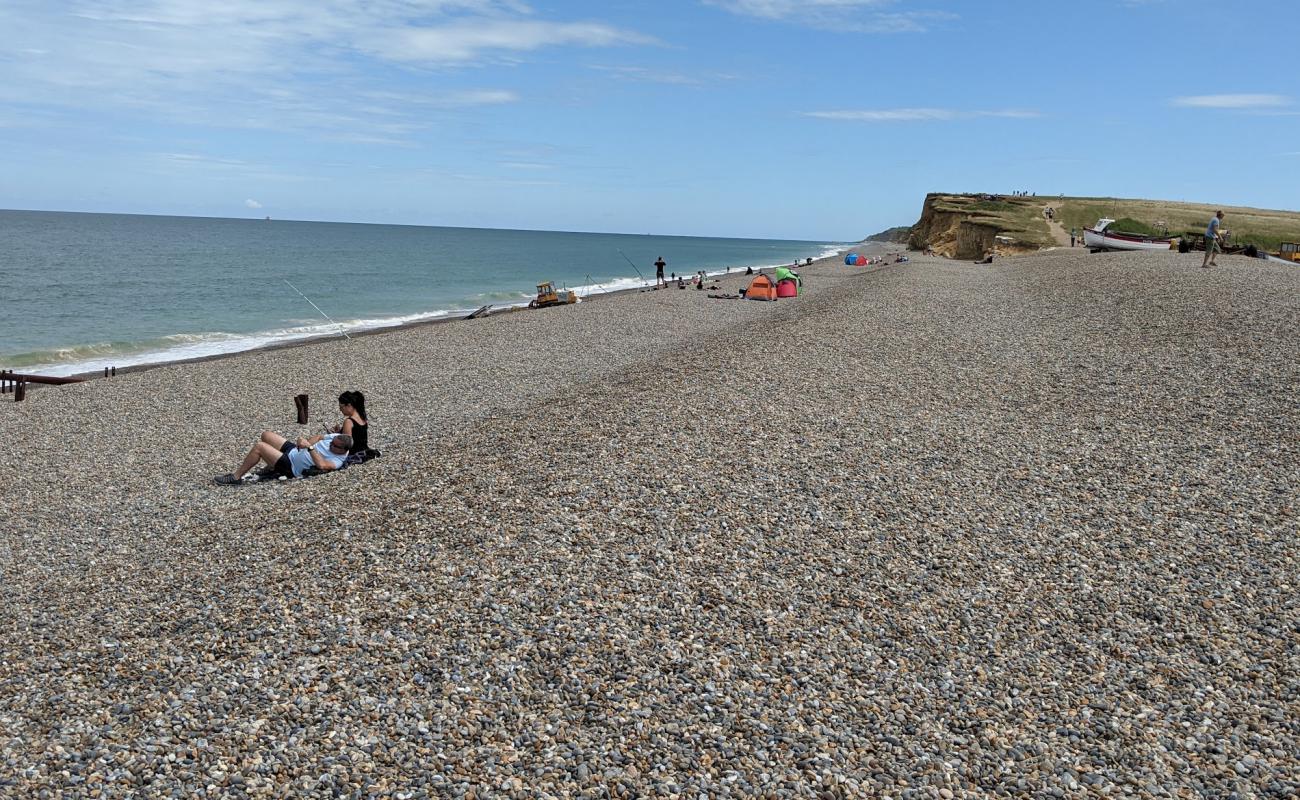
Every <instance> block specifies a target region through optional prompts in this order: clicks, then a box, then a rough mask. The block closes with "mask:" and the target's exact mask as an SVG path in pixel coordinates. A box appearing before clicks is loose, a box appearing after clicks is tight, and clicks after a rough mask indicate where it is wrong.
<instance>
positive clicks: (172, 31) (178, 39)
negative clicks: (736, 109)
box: [0, 0, 654, 144]
mask: <svg viewBox="0 0 1300 800" xmlns="http://www.w3.org/2000/svg"><path fill="white" fill-rule="evenodd" d="M653 41H654V40H653V39H651V38H650V37H647V36H643V35H641V34H638V33H636V32H634V31H629V30H624V29H622V28H618V27H615V26H612V25H607V24H603V23H601V22H593V21H555V20H545V19H540V18H538V16H537V15H536V14H534V12H532V11H531V10H530V9H528V7H527V6H525V5H524V4H522V3H520V2H517V1H516V0H223V2H221V3H217V4H214V3H211V2H209V0H69V2H66V3H49V2H48V0H7V2H3V3H0V53H3V54H4V55H3V57H0V103H10V104H14V105H18V106H22V107H25V108H30V109H32V110H38V109H63V110H66V111H73V112H75V111H80V110H83V109H89V110H110V111H112V112H114V113H135V114H138V115H143V116H146V117H149V118H154V119H164V120H166V121H168V122H176V121H180V122H185V123H192V124H197V125H218V126H224V127H244V128H261V129H273V130H279V131H292V132H303V131H310V132H312V133H315V134H319V135H321V136H324V137H327V138H329V137H333V138H345V137H354V138H357V137H360V138H369V139H371V140H375V141H388V142H393V143H399V144H400V143H407V142H409V141H410V139H411V137H412V136H414V135H416V134H417V133H418V131H419V130H420V129H422V128H423V127H426V126H427V125H429V124H430V122H431V115H436V114H446V113H450V112H451V111H453V110H458V109H468V108H473V107H478V106H493V105H500V104H504V103H511V102H516V101H518V100H519V97H518V95H517V94H516V93H515V92H513V91H510V90H508V89H504V88H499V87H482V86H474V85H472V83H471V84H470V85H468V86H467V85H466V82H467V78H466V74H465V70H464V69H463V68H465V67H472V66H474V65H475V64H479V63H485V62H490V61H500V60H503V59H509V60H517V59H519V58H521V57H524V56H525V55H526V54H528V53H531V52H534V51H538V50H541V49H543V48H548V47H569V48H573V47H606V46H611V45H631V44H642V43H650V42H653ZM448 66H455V67H458V68H460V69H457V70H450V69H442V70H439V71H435V72H430V71H429V68H430V67H433V68H439V67H448ZM415 69H418V70H419V85H421V86H425V87H428V89H427V92H424V93H420V92H411V93H409V94H408V95H405V96H403V97H402V98H401V99H400V100H396V99H391V98H389V99H386V98H384V97H382V96H379V95H381V94H382V93H381V92H380V93H377V90H380V89H383V88H384V86H385V85H386V84H387V85H392V84H393V83H394V81H393V80H391V77H390V76H391V73H392V72H393V71H394V70H396V71H398V72H405V73H408V74H411V73H413V71H414V70H415ZM385 73H387V74H385ZM468 80H469V81H472V78H469V79H468Z"/></svg>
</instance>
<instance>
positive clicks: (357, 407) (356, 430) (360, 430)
mask: <svg viewBox="0 0 1300 800" xmlns="http://www.w3.org/2000/svg"><path fill="white" fill-rule="evenodd" d="M339 413H340V414H342V415H343V421H342V422H341V423H339V424H338V425H336V426H335V427H334V428H332V429H331V430H332V431H333V432H334V433H346V434H347V435H349V436H351V437H352V449H351V450H349V451H348V453H360V452H363V451H365V450H367V449H368V448H369V447H370V418H369V417H368V416H366V396H365V395H363V394H362V393H361V392H344V393H343V394H341V395H339Z"/></svg>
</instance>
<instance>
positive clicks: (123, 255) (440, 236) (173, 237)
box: [0, 211, 849, 376]
mask: <svg viewBox="0 0 1300 800" xmlns="http://www.w3.org/2000/svg"><path fill="white" fill-rule="evenodd" d="M848 246H849V245H848V244H846V243H841V242H826V241H816V240H812V241H798V240H776V239H733V238H707V237H695V236H652V235H641V234H615V233H568V232H560V231H530V230H497V229H488V228H445V227H425V226H415V225H373V224H353V223H338V222H297V221H286V220H271V219H220V218H207V217H166V216H143V215H129V214H86V213H71V212H49V211H0V309H2V311H0V368H3V369H11V370H15V371H17V372H25V373H34V374H42V375H55V376H64V375H75V374H79V373H85V372H97V371H101V370H102V369H103V368H104V367H127V366H133V365H139V364H156V363H163V362H169V361H180V360H184V359H191V358H200V357H206V356H214V355H220V354H223V353H234V352H239V351H242V350H252V349H256V348H260V347H267V346H271V345H275V344H279V343H283V342H289V341H293V340H300V339H308V338H315V337H321V336H331V335H342V334H343V333H345V332H346V333H352V332H355V331H363V330H369V329H374V328H384V327H392V326H396V325H403V324H407V323H413V322H419V321H422V320H435V319H439V318H445V317H458V316H464V315H466V314H468V313H470V312H471V311H474V310H476V309H478V308H481V307H482V306H485V305H491V306H493V307H494V308H501V307H508V306H522V305H527V303H528V301H529V300H530V299H531V298H532V297H533V296H535V294H536V284H537V283H539V282H542V281H551V282H553V283H554V285H555V286H556V287H557V288H568V289H573V290H576V291H577V293H578V294H579V296H589V295H592V294H598V293H601V292H609V291H616V290H620V289H630V288H635V287H638V286H643V285H651V284H653V281H654V262H655V260H656V259H657V258H660V257H662V258H663V259H664V261H666V262H667V264H668V266H667V268H666V269H665V273H676V274H678V275H686V276H691V275H694V274H695V273H696V272H697V271H701V270H702V271H705V272H707V273H709V274H720V273H725V272H728V271H736V270H740V271H744V270H745V269H746V268H747V267H753V268H755V269H757V268H760V267H771V266H779V265H782V264H787V265H788V264H790V263H791V262H792V261H795V260H798V261H799V262H803V260H804V259H806V258H820V257H824V256H830V255H835V254H837V253H839V252H842V251H844V250H846V249H847V248H848Z"/></svg>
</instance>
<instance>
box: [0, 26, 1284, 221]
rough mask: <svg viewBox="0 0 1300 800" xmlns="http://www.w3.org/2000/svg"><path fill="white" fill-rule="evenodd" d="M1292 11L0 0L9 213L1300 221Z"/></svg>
mask: <svg viewBox="0 0 1300 800" xmlns="http://www.w3.org/2000/svg"><path fill="white" fill-rule="evenodd" d="M1298 34H1300V2H1297V0H1259V2H1251V1H1250V0H1240V2H1210V1H1209V0H1079V1H1077V2H1043V0H1035V1H1034V2H1027V1H1024V2H1022V0H1007V1H1006V2H994V1H993V0H664V2H624V1H623V0H605V1H604V2H583V1H580V0H565V1H557V2H540V1H534V2H522V1H519V2H517V1H516V0H221V2H212V0H111V1H110V0H0V208H9V209H39V210H60V211H96V212H119V213H140V214H175V215H186V216H215V217H263V216H270V217H273V218H276V219H309V220H327V221H348V222H372V223H395V224H414V225H452V226H469V227H492V228H529V229H546V230H572V231H610V232H626V233H653V234H683V235H700V236H740V237H758V238H794V239H819V240H831V241H850V240H857V239H860V238H862V237H863V236H865V235H867V234H870V233H873V232H876V231H878V230H881V229H883V228H886V227H890V226H894V225H907V224H911V223H913V222H915V221H916V219H917V217H918V216H919V214H920V210H921V203H922V200H923V198H924V195H925V194H926V193H927V192H932V191H942V192H962V191H971V192H996V193H1009V192H1012V191H1016V190H1025V191H1032V192H1036V193H1038V194H1042V195H1056V194H1062V193H1063V194H1070V195H1088V196H1115V197H1146V198H1159V199H1169V200H1187V201H1194V202H1205V203H1212V204H1223V205H1246V206H1256V207H1263V208H1283V209H1292V210H1295V209H1297V208H1300V85H1298V83H1300V68H1297V61H1296V49H1295V42H1296V39H1297V35H1298Z"/></svg>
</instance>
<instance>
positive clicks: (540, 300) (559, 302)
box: [528, 281, 578, 308]
mask: <svg viewBox="0 0 1300 800" xmlns="http://www.w3.org/2000/svg"><path fill="white" fill-rule="evenodd" d="M576 302H578V294H577V292H574V291H571V290H569V289H560V290H559V291H556V289H555V287H554V286H552V285H551V282H550V281H546V282H545V283H539V284H537V297H535V298H533V299H532V300H531V301H529V303H528V307H529V308H546V307H547V306H566V305H568V304H569V303H576Z"/></svg>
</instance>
